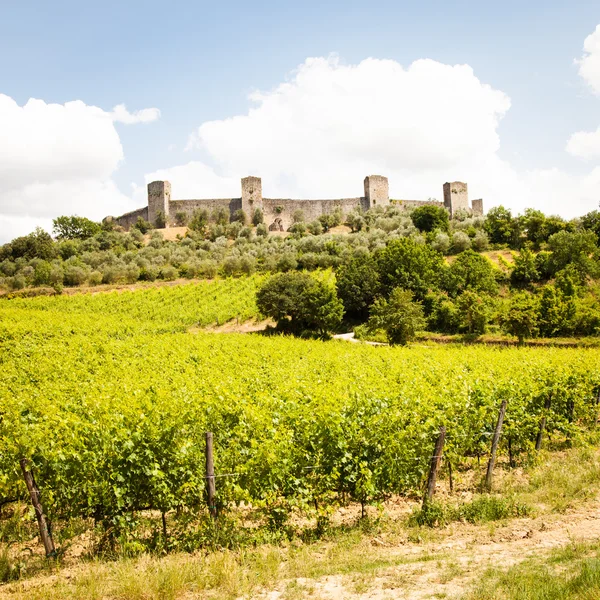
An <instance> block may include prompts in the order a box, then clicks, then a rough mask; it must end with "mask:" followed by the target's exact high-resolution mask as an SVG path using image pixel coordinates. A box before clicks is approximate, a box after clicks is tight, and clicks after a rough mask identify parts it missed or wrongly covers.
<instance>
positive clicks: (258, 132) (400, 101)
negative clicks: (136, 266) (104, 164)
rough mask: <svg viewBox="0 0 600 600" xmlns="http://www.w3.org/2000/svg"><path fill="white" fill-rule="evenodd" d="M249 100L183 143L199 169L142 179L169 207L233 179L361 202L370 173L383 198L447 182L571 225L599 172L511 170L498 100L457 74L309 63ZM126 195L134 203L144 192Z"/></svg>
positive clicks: (235, 189) (434, 193) (271, 192)
mask: <svg viewBox="0 0 600 600" xmlns="http://www.w3.org/2000/svg"><path fill="white" fill-rule="evenodd" d="M588 47H589V44H588ZM249 99H250V101H251V103H252V106H251V107H250V108H249V110H248V113H247V114H245V115H238V116H234V117H231V118H229V119H224V120H220V121H210V122H206V123H203V124H202V125H200V126H199V127H198V129H197V130H196V131H194V132H193V133H192V135H191V136H190V139H189V142H188V148H187V149H188V150H190V149H192V150H193V149H200V150H201V151H202V153H203V154H204V155H205V156H207V157H208V159H207V160H206V161H204V162H200V161H192V162H190V163H188V164H185V165H179V166H176V167H172V168H168V169H162V170H161V171H156V172H154V173H151V174H148V175H147V176H146V181H152V180H155V179H168V180H169V181H171V183H172V186H173V197H174V198H202V197H215V196H216V197H219V196H221V197H222V196H237V195H239V193H240V192H239V189H240V188H239V179H240V177H243V176H245V175H259V176H261V177H262V178H263V194H264V195H265V197H296V198H336V197H343V196H358V195H361V193H362V180H363V178H364V176H365V175H368V174H372V173H379V174H383V175H387V176H388V177H389V181H390V195H391V197H392V198H405V199H425V198H428V197H436V198H438V199H441V196H442V184H443V183H444V182H445V181H456V180H459V181H467V182H468V184H469V195H470V197H471V198H481V197H482V198H484V205H485V207H486V209H488V208H490V207H492V206H495V205H499V204H503V205H504V206H507V207H509V208H511V209H512V210H514V211H515V212H520V211H522V210H524V209H525V208H527V207H532V208H539V209H541V210H543V211H544V212H546V213H557V214H561V215H562V216H565V217H574V216H578V215H581V214H583V213H585V212H587V211H589V210H592V209H594V208H595V207H596V203H597V198H596V196H597V193H596V190H597V189H598V186H599V184H600V170H599V169H595V170H593V171H592V172H591V173H589V174H588V175H586V176H583V177H580V176H576V175H572V174H569V173H567V172H565V171H562V170H560V169H557V168H552V167H550V168H547V169H539V170H533V171H519V170H518V169H516V168H514V167H513V166H512V165H511V164H509V163H508V162H506V161H505V160H502V159H501V158H500V157H499V155H498V150H499V147H500V139H499V135H498V125H499V123H500V121H501V119H502V118H503V117H504V115H505V114H506V112H507V111H508V109H509V107H510V99H509V98H508V96H507V95H506V94H504V93H503V92H502V91H499V90H495V89H493V88H492V87H490V86H489V85H487V84H485V83H483V82H481V81H480V80H479V79H478V78H477V77H476V76H475V74H474V73H473V70H472V69H471V68H470V67H469V66H468V65H454V66H450V65H445V64H442V63H439V62H436V61H433V60H417V61H415V62H414V63H412V64H411V65H410V66H409V67H408V68H403V67H402V66H401V65H400V64H398V63H397V62H395V61H392V60H377V59H373V58H370V59H367V60H364V61H362V62H361V63H359V64H358V65H344V64H341V63H340V61H339V60H338V59H337V58H336V57H330V58H328V59H326V58H311V59H307V60H306V61H305V62H304V63H303V64H302V65H300V67H299V68H298V69H297V70H296V71H295V72H294V73H292V75H291V76H290V78H289V79H288V80H287V81H285V82H284V83H282V84H280V85H278V86H277V87H275V88H274V89H273V90H271V91H268V92H255V93H253V94H251V96H250V98H249ZM580 140H581V136H580V134H577V136H574V138H573V142H572V143H571V145H570V149H569V151H570V152H573V153H576V152H580V153H583V152H584V150H583V143H582V142H581V141H580ZM586 141H587V143H588V145H590V148H588V150H587V153H588V154H590V156H591V145H592V144H591V141H592V140H589V139H588V140H586ZM138 192H139V193H138V195H137V196H136V197H137V198H139V201H140V203H141V202H142V199H144V201H145V191H144V190H143V189H142V188H139V190H138Z"/></svg>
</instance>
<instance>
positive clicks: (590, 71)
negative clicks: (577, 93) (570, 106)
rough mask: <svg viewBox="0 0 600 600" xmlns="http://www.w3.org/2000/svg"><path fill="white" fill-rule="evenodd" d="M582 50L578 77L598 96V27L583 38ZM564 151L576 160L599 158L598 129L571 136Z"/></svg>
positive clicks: (599, 140) (599, 32)
mask: <svg viewBox="0 0 600 600" xmlns="http://www.w3.org/2000/svg"><path fill="white" fill-rule="evenodd" d="M583 48H584V51H585V53H584V55H583V56H582V58H581V59H580V60H576V61H575V63H576V64H577V65H579V75H580V76H581V77H582V78H583V80H584V81H585V82H586V83H587V84H588V85H589V86H590V88H591V89H592V90H593V91H594V93H595V94H597V95H599V96H600V25H598V26H597V27H596V29H595V31H594V33H592V34H590V35H588V37H587V38H585V41H584V43H583ZM566 150H567V152H568V153H569V154H572V155H573V156H577V157H578V158H583V159H598V158H600V127H598V129H597V130H596V131H578V132H576V133H574V134H573V135H571V137H570V138H569V140H568V141H567V146H566Z"/></svg>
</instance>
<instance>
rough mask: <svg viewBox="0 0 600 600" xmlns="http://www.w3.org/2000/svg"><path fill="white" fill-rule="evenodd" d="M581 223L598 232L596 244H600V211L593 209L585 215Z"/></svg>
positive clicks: (589, 229)
mask: <svg viewBox="0 0 600 600" xmlns="http://www.w3.org/2000/svg"><path fill="white" fill-rule="evenodd" d="M581 225H582V227H583V228H584V229H587V230H588V231H592V232H593V233H595V234H596V244H597V245H600V211H598V210H593V211H591V212H589V213H587V214H586V215H584V216H583V217H582V218H581Z"/></svg>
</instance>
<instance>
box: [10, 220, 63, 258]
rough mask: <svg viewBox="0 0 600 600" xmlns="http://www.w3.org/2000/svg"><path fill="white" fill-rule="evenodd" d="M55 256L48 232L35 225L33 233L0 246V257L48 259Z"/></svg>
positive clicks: (53, 245)
mask: <svg viewBox="0 0 600 600" xmlns="http://www.w3.org/2000/svg"><path fill="white" fill-rule="evenodd" d="M55 256H56V247H55V244H54V241H53V240H52V237H51V236H50V234H49V233H47V232H46V231H44V230H43V229H41V228H40V227H37V228H36V229H35V231H34V232H33V233H30V234H29V235H24V236H22V237H18V238H15V239H14V240H13V241H12V242H10V243H8V244H4V246H2V248H0V259H12V260H16V259H18V258H26V259H32V258H41V259H42V260H50V259H52V258H54V257H55Z"/></svg>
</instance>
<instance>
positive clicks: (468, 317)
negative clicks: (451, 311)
mask: <svg viewBox="0 0 600 600" xmlns="http://www.w3.org/2000/svg"><path fill="white" fill-rule="evenodd" d="M456 308H457V309H458V312H459V314H460V319H461V326H462V328H463V329H464V330H466V332H467V333H471V334H478V335H481V334H482V333H485V330H486V327H487V324H488V322H489V319H490V307H489V299H488V298H487V297H485V296H482V295H479V294H477V293H476V292H473V291H471V290H467V291H465V292H463V293H462V294H461V295H460V296H459V297H458V298H457V299H456Z"/></svg>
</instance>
